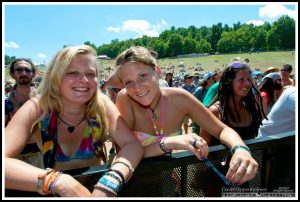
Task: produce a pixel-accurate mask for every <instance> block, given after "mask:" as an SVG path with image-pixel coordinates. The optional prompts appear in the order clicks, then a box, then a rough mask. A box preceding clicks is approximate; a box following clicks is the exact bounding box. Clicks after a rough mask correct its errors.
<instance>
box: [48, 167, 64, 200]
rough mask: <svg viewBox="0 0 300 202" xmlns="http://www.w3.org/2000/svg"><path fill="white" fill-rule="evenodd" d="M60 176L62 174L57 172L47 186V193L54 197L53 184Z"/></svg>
mask: <svg viewBox="0 0 300 202" xmlns="http://www.w3.org/2000/svg"><path fill="white" fill-rule="evenodd" d="M61 174H63V173H62V172H59V171H57V172H56V173H55V174H54V176H53V178H54V179H53V180H51V182H50V184H49V186H48V192H49V193H52V194H53V195H55V184H56V182H57V180H58V178H59V177H60V176H61Z"/></svg>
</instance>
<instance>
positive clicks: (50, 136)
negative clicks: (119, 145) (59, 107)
mask: <svg viewBox="0 0 300 202" xmlns="http://www.w3.org/2000/svg"><path fill="white" fill-rule="evenodd" d="M57 116H58V113H57V112H54V113H49V114H46V115H45V116H44V117H43V118H42V120H41V121H40V122H39V128H40V129H41V135H42V144H43V160H44V166H45V168H53V167H54V163H55V162H56V161H59V162H63V161H70V160H72V159H86V158H90V157H91V156H93V155H96V157H97V158H98V161H99V165H100V164H101V162H102V161H104V162H106V161H107V157H106V156H107V155H106V149H105V144H104V140H103V139H104V138H103V137H102V136H101V134H102V127H101V123H100V121H99V120H98V119H97V118H96V117H93V116H88V117H87V123H88V125H87V127H86V128H85V131H84V137H83V140H82V142H81V144H80V146H79V149H78V151H77V152H76V154H75V156H72V157H68V156H65V155H64V153H63V151H62V149H61V147H60V145H59V144H58V142H57ZM92 152H93V153H94V154H93V153H92Z"/></svg>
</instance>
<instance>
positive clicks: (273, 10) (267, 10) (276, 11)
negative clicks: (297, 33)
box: [259, 4, 296, 19]
mask: <svg viewBox="0 0 300 202" xmlns="http://www.w3.org/2000/svg"><path fill="white" fill-rule="evenodd" d="M282 15H288V16H290V17H291V18H294V19H295V18H296V11H293V10H289V9H288V8H286V7H285V6H283V5H280V4H268V5H266V6H265V7H263V8H260V9H259V16H260V17H262V18H263V17H266V18H278V17H280V16H282Z"/></svg>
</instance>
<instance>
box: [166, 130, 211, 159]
mask: <svg viewBox="0 0 300 202" xmlns="http://www.w3.org/2000/svg"><path fill="white" fill-rule="evenodd" d="M165 144H166V146H167V147H168V148H170V149H174V150H189V151H191V152H193V153H194V154H195V156H196V157H197V158H198V159H199V160H201V159H202V158H207V157H208V153H209V151H208V146H207V143H206V141H205V140H204V139H203V138H201V137H200V136H199V135H196V134H195V133H192V134H186V135H179V136H173V137H167V138H166V139H165Z"/></svg>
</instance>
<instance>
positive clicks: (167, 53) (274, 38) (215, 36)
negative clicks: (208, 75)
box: [85, 15, 295, 58]
mask: <svg viewBox="0 0 300 202" xmlns="http://www.w3.org/2000/svg"><path fill="white" fill-rule="evenodd" d="M85 44H86V45H90V46H92V47H93V48H94V49H95V50H96V51H97V54H98V55H107V56H109V57H111V58H115V57H116V56H117V55H118V54H119V53H121V52H122V51H124V50H125V49H127V48H129V47H130V46H133V45H134V46H145V47H148V48H151V49H152V50H154V51H156V52H158V55H159V57H160V58H164V57H176V56H177V55H183V54H192V53H215V52H219V53H234V52H239V51H242V52H244V51H274V50H291V49H295V21H294V19H293V18H290V17H289V16H287V15H286V16H282V17H280V18H279V19H278V20H277V21H275V22H274V23H272V24H270V23H268V22H265V23H264V24H263V25H260V26H254V25H253V24H249V25H248V24H241V23H240V22H238V23H236V24H233V27H229V26H228V25H227V24H225V25H224V26H223V25H222V23H218V24H216V25H213V26H212V27H206V26H202V27H200V28H197V27H195V26H189V27H188V28H182V27H179V28H177V29H176V28H175V27H174V26H172V27H171V29H170V30H165V31H163V32H162V33H161V34H160V35H159V36H158V37H149V36H143V37H142V38H137V39H129V40H125V41H119V40H118V39H114V40H112V41H111V43H110V44H103V45H101V46H99V47H97V46H96V45H95V44H92V43H90V42H89V41H87V42H85Z"/></svg>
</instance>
